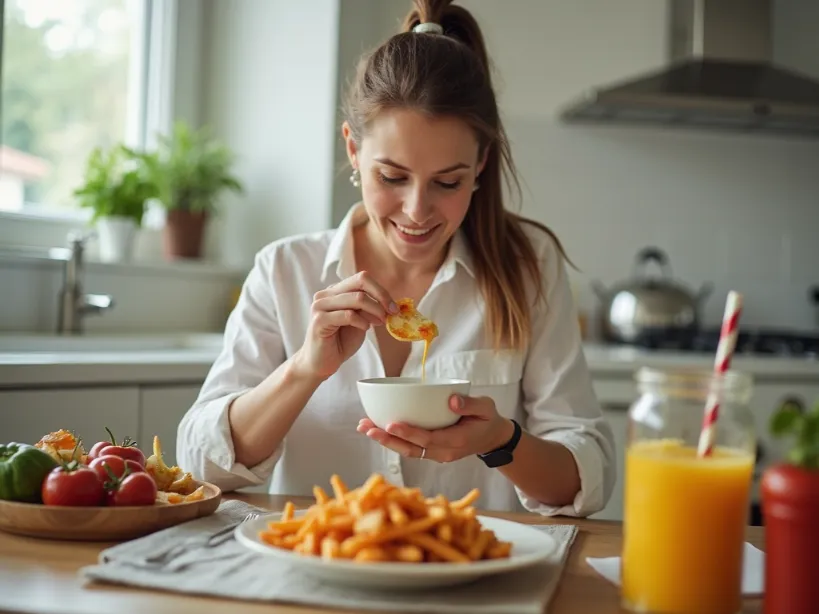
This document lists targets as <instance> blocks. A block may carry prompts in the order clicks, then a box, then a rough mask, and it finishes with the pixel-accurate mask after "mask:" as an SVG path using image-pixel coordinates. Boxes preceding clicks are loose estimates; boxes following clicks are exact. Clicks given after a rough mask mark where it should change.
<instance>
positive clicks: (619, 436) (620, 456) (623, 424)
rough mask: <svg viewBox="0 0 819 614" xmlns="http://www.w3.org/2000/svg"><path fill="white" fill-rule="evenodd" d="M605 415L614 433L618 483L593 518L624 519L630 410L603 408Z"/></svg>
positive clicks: (613, 407)
mask: <svg viewBox="0 0 819 614" xmlns="http://www.w3.org/2000/svg"><path fill="white" fill-rule="evenodd" d="M603 415H604V416H605V417H606V420H608V422H609V425H611V430H612V431H613V432H614V458H615V459H616V462H617V481H616V482H615V484H614V489H613V490H612V493H611V498H610V499H609V502H608V504H606V507H604V508H603V509H602V510H601V511H600V512H598V513H597V514H593V515H592V516H591V518H599V519H601V520H622V519H623V481H624V477H625V476H624V474H625V471H626V468H625V450H626V443H627V438H628V408H627V407H623V406H618V405H615V406H606V405H604V406H603Z"/></svg>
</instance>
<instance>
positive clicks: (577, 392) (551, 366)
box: [516, 241, 617, 516]
mask: <svg viewBox="0 0 819 614" xmlns="http://www.w3.org/2000/svg"><path fill="white" fill-rule="evenodd" d="M549 245H550V248H547V250H545V251H546V253H545V254H544V256H543V260H542V262H541V266H542V269H543V271H544V274H545V279H546V280H547V281H546V284H547V286H546V287H545V288H544V289H545V294H546V302H545V304H544V303H543V301H541V302H539V304H538V305H537V306H536V307H535V309H534V310H533V319H532V340H531V343H530V346H529V349H528V355H527V360H526V365H525V367H524V373H523V380H522V393H523V406H524V410H525V413H526V417H525V420H526V430H527V431H528V432H529V433H530V434H531V435H534V436H535V437H539V438H541V439H543V440H547V441H553V442H556V443H559V444H561V445H563V446H564V447H566V448H567V449H568V450H569V451H570V452H571V453H572V456H573V457H574V460H575V462H576V464H577V468H578V472H579V476H580V490H579V491H578V493H577V495H576V496H575V498H574V501H573V502H572V503H571V504H570V505H566V506H562V507H554V506H549V505H545V504H543V503H541V502H539V501H537V500H535V499H534V498H532V497H530V496H529V495H527V494H526V493H524V492H522V491H521V490H520V489H518V488H516V492H517V495H518V498H519V499H520V502H521V505H523V506H524V508H525V509H527V510H529V511H531V512H536V513H540V514H543V515H550V516H551V515H558V514H560V515H567V516H588V515H590V514H593V513H595V512H598V511H600V510H601V509H603V507H605V505H606V503H607V502H608V500H609V497H610V496H611V493H612V490H613V488H614V482H615V480H616V471H617V469H616V463H615V457H614V435H613V433H612V430H611V426H610V425H609V424H608V422H607V421H606V419H605V417H604V416H603V412H602V410H601V408H600V404H599V402H598V400H597V398H596V396H595V394H594V388H593V386H592V381H591V375H590V374H589V370H588V366H587V363H586V359H585V356H584V354H583V347H582V342H581V338H580V329H579V325H578V320H577V312H576V309H575V306H574V301H573V299H572V294H571V289H570V286H569V281H568V274H567V272H566V269H565V265H564V264H563V258H562V256H561V255H560V254H559V252H558V251H557V248H556V246H555V244H554V243H553V242H552V241H550V242H549ZM547 473H548V468H544V474H547Z"/></svg>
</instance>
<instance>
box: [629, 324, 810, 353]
mask: <svg viewBox="0 0 819 614" xmlns="http://www.w3.org/2000/svg"><path fill="white" fill-rule="evenodd" d="M719 333H720V331H719V329H718V328H715V329H705V330H703V331H701V332H699V333H698V334H697V335H695V336H694V338H693V339H692V340H690V341H688V342H686V343H684V344H682V343H673V342H670V343H662V342H660V343H656V344H655V343H652V344H651V345H650V346H643V347H646V348H647V349H658V350H678V351H691V352H709V353H715V352H716V351H717V345H718V344H719ZM734 353H735V355H746V356H787V357H791V358H811V359H816V360H819V332H815V331H795V330H782V329H763V328H760V329H751V330H741V331H740V333H739V336H738V337H737V345H736V349H735V350H734Z"/></svg>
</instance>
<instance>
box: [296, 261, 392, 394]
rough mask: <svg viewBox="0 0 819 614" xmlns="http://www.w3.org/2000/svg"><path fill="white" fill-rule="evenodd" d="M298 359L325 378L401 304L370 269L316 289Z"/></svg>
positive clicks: (305, 367)
mask: <svg viewBox="0 0 819 614" xmlns="http://www.w3.org/2000/svg"><path fill="white" fill-rule="evenodd" d="M311 312H312V313H311V318H310V325H309V326H308V328H307V336H306V338H305V340H304V345H302V347H301V349H300V350H299V353H298V357H297V360H298V363H299V365H300V366H301V367H302V368H303V369H306V370H307V372H309V373H310V374H311V375H312V376H315V377H318V378H320V379H322V380H324V379H327V378H328V377H330V376H331V375H332V374H333V373H335V372H336V371H337V370H338V368H339V367H340V366H341V364H342V363H343V362H344V361H345V360H347V359H348V358H350V356H352V355H353V354H355V353H356V352H357V351H358V348H360V347H361V344H362V343H363V342H364V336H365V335H366V333H367V330H369V328H370V326H380V325H382V324H384V322H385V320H386V316H387V314H388V313H397V312H398V307H397V306H396V305H395V303H394V302H393V300H392V298H391V297H390V295H389V294H388V293H387V291H386V290H384V288H382V287H381V285H380V284H379V283H378V282H376V281H375V280H374V279H373V278H372V276H371V275H370V274H369V273H367V272H366V271H361V272H360V273H358V274H356V275H353V276H352V277H348V278H346V279H343V280H342V281H340V282H339V283H337V284H335V285H332V286H330V287H328V288H325V289H324V290H321V291H319V292H316V294H315V295H314V296H313V304H312V306H311Z"/></svg>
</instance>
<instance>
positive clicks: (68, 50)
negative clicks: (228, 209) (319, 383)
mask: <svg viewBox="0 0 819 614" xmlns="http://www.w3.org/2000/svg"><path fill="white" fill-rule="evenodd" d="M166 1H167V0H160V2H166ZM153 4H154V3H153V2H151V0H5V2H2V1H0V7H3V19H2V26H3V32H2V51H1V52H0V53H2V55H0V119H1V120H2V122H1V123H0V211H16V212H23V213H27V212H30V213H48V212H53V213H59V212H63V213H64V212H66V211H71V209H73V208H74V207H75V206H76V205H75V202H76V201H75V199H74V198H73V195H72V192H73V190H74V189H75V188H76V187H77V186H78V185H79V184H80V183H81V182H82V180H83V175H84V172H85V163H86V159H87V157H88V155H89V154H90V153H91V151H92V150H93V149H94V148H95V147H103V148H108V147H111V146H113V145H115V144H117V143H120V142H125V143H127V144H129V145H132V146H136V147H141V146H143V144H144V142H145V135H146V116H147V112H146V110H147V108H148V81H149V80H148V77H147V75H148V66H149V58H150V53H149V51H150V49H149V47H150V45H149V42H150V40H151V37H150V36H149V34H150V32H151V27H150V24H151V10H152V6H153Z"/></svg>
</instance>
